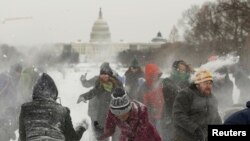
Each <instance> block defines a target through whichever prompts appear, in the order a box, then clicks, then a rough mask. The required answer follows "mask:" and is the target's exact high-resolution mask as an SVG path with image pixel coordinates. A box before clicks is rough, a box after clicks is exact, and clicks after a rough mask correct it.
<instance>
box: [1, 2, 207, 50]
mask: <svg viewBox="0 0 250 141" xmlns="http://www.w3.org/2000/svg"><path fill="white" fill-rule="evenodd" d="M205 1H209V0H0V19H1V21H2V22H1V24H0V44H2V43H7V44H11V45H33V44H41V43H55V42H66V43H69V42H74V41H77V40H82V41H84V42H88V41H89V39H90V32H91V28H92V26H93V23H94V22H95V20H96V19H97V17H98V12H99V8H100V7H101V8H102V11H103V17H104V19H105V20H106V21H107V23H108V25H109V27H110V32H111V38H112V41H114V42H118V41H120V40H124V41H127V42H136V41H138V42H148V41H150V40H151V39H152V38H153V37H155V36H156V33H157V32H158V31H161V32H162V34H163V36H164V37H165V38H168V35H169V33H170V30H171V29H172V27H173V25H176V24H177V23H178V20H179V19H180V18H181V17H182V14H183V12H184V11H185V10H186V9H188V8H190V6H191V5H194V4H195V5H201V4H202V3H204V2H205ZM210 1H211V0H210ZM15 17H32V19H23V20H15V21H6V22H4V23H3V20H4V19H7V18H15Z"/></svg>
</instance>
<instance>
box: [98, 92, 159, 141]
mask: <svg viewBox="0 0 250 141" xmlns="http://www.w3.org/2000/svg"><path fill="white" fill-rule="evenodd" d="M116 126H118V127H119V128H120V129H121V134H120V137H119V140H117V141H161V137H160V135H159V134H158V133H157V131H156V129H155V128H154V126H153V125H152V124H151V123H150V122H149V119H148V112H147V107H146V106H145V105H143V104H142V103H140V102H138V101H134V100H131V99H130V98H129V97H128V95H127V94H126V92H125V91H124V90H123V89H122V88H116V89H115V91H114V92H113V93H112V100H111V102H110V108H109V112H108V116H107V118H106V122H105V129H104V133H103V134H102V135H101V136H100V137H98V141H102V140H104V139H106V138H108V137H109V136H112V134H114V132H115V128H116Z"/></svg>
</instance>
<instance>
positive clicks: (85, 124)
mask: <svg viewBox="0 0 250 141" xmlns="http://www.w3.org/2000/svg"><path fill="white" fill-rule="evenodd" d="M77 127H83V128H85V130H87V129H88V127H89V122H88V120H87V119H85V118H84V119H82V121H80V122H79V123H78V124H77Z"/></svg>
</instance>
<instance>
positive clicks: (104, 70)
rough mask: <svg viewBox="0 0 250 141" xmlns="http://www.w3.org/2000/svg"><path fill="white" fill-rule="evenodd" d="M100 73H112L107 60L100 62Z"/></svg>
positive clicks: (110, 74)
mask: <svg viewBox="0 0 250 141" xmlns="http://www.w3.org/2000/svg"><path fill="white" fill-rule="evenodd" d="M100 74H108V75H109V76H112V75H113V71H112V69H111V68H110V66H109V63H108V62H104V63H102V65H101V66H100Z"/></svg>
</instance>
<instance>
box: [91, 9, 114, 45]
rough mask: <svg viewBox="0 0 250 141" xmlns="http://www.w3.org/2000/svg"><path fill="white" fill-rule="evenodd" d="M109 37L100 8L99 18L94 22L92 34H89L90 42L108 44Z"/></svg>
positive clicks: (107, 27)
mask: <svg viewBox="0 0 250 141" xmlns="http://www.w3.org/2000/svg"><path fill="white" fill-rule="evenodd" d="M110 41H111V35H110V32H109V26H108V24H107V22H106V21H105V20H104V19H103V17H102V9H101V8H100V11H99V17H98V19H97V20H96V21H95V23H94V25H93V27H92V32H91V34H90V42H110Z"/></svg>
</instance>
